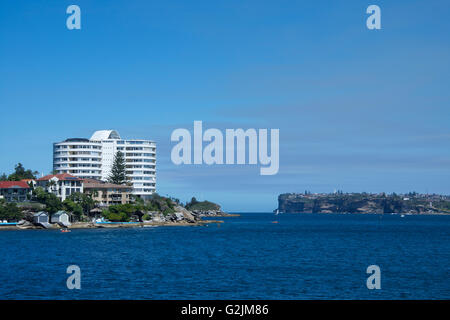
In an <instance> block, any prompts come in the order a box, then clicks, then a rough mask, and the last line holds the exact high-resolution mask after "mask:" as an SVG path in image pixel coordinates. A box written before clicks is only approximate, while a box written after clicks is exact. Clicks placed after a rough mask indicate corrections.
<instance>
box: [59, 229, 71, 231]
mask: <svg viewBox="0 0 450 320" xmlns="http://www.w3.org/2000/svg"><path fill="white" fill-rule="evenodd" d="M61 232H71V231H70V230H69V229H61Z"/></svg>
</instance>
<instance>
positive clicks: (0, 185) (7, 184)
mask: <svg viewBox="0 0 450 320" xmlns="http://www.w3.org/2000/svg"><path fill="white" fill-rule="evenodd" d="M13 187H19V188H23V189H30V186H29V185H28V184H27V183H26V182H25V181H0V189H9V188H13Z"/></svg>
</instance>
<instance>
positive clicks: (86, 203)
mask: <svg viewBox="0 0 450 320" xmlns="http://www.w3.org/2000/svg"><path fill="white" fill-rule="evenodd" d="M67 199H68V200H70V201H72V202H74V203H75V204H78V205H79V206H80V207H81V209H82V212H84V213H85V214H86V215H89V212H90V211H91V210H92V209H94V208H95V205H96V202H95V201H94V199H92V197H91V196H90V195H88V194H84V193H80V192H75V193H72V194H71V195H70V196H68V197H67Z"/></svg>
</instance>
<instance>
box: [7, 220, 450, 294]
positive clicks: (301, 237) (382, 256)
mask: <svg viewBox="0 0 450 320" xmlns="http://www.w3.org/2000/svg"><path fill="white" fill-rule="evenodd" d="M220 220H225V223H224V224H221V225H220V226H218V225H216V224H210V225H208V226H206V227H158V228H132V229H103V230H102V229H97V230H72V232H71V233H61V232H59V231H47V230H42V231H41V230H29V231H1V232H0V272H1V279H2V280H1V281H0V299H450V269H449V268H450V241H449V240H450V237H449V235H450V216H406V217H404V218H401V217H400V216H398V215H337V214H329V215H313V214H284V215H278V216H275V215H273V214H270V213H244V214H242V216H241V217H233V218H220ZM275 220H277V221H278V223H272V222H273V221H275ZM373 264H375V265H378V266H379V267H380V269H381V289H380V290H368V289H367V287H366V280H367V277H368V276H369V275H368V274H367V273H366V269H367V267H368V266H369V265H373ZM69 265H78V266H79V267H80V269H81V289H80V290H69V289H67V286H66V280H67V277H68V276H69V275H68V274H67V273H66V269H67V267H68V266H69Z"/></svg>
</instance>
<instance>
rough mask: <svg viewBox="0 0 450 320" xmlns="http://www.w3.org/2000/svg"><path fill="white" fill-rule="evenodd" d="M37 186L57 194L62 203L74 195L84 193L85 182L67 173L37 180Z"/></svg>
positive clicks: (50, 175)
mask: <svg viewBox="0 0 450 320" xmlns="http://www.w3.org/2000/svg"><path fill="white" fill-rule="evenodd" d="M36 182H37V186H38V187H42V188H44V189H45V190H47V192H50V193H53V194H55V195H56V196H57V197H58V198H60V199H61V201H64V200H66V198H67V197H68V196H70V195H71V194H72V193H75V192H80V193H83V180H82V179H80V178H77V177H75V176H72V175H70V174H67V173H63V174H49V175H46V176H45V177H42V178H39V179H37V181H36Z"/></svg>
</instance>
